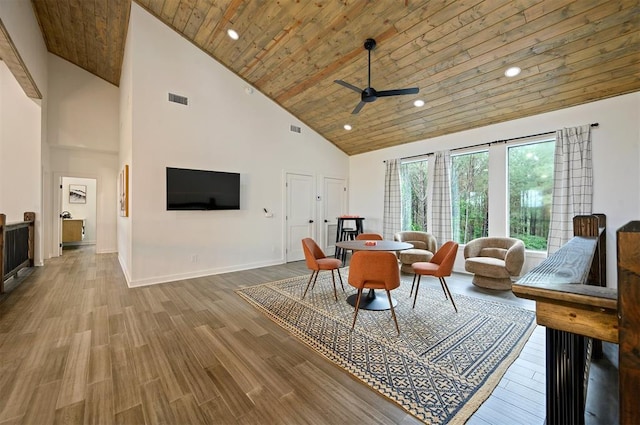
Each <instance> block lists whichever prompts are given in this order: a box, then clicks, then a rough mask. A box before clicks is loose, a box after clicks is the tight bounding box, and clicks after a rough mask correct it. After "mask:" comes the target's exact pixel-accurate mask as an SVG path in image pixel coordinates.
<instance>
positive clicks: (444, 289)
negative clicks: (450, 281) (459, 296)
mask: <svg viewBox="0 0 640 425" xmlns="http://www.w3.org/2000/svg"><path fill="white" fill-rule="evenodd" d="M416 277H417V278H418V279H417V281H416ZM420 277H422V275H421V274H417V273H416V274H414V275H413V283H412V284H411V293H410V294H409V296H411V295H412V294H413V287H414V285H415V286H416V295H415V296H414V297H413V307H411V308H415V307H416V300H417V299H418V289H420ZM438 279H439V280H440V286H442V292H444V298H445V299H447V300H450V301H451V304H452V305H453V309H454V310H455V311H456V313H457V312H458V307H456V303H455V302H454V301H453V296H452V295H451V291H449V286H448V285H447V281H446V280H444V277H438Z"/></svg>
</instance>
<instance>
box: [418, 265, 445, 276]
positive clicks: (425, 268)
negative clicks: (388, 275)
mask: <svg viewBox="0 0 640 425" xmlns="http://www.w3.org/2000/svg"><path fill="white" fill-rule="evenodd" d="M439 267H440V265H439V264H435V263H426V262H418V263H413V264H412V265H411V268H412V269H413V271H414V272H415V273H416V274H422V275H433V276H436V273H437V271H438V268H439Z"/></svg>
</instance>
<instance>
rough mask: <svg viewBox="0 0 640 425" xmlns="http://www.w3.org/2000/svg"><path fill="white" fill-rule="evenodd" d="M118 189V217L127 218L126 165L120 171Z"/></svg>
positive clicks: (127, 183) (127, 184)
mask: <svg viewBox="0 0 640 425" xmlns="http://www.w3.org/2000/svg"><path fill="white" fill-rule="evenodd" d="M118 189H119V190H118V193H119V197H120V199H119V200H118V204H119V205H120V216H121V217H129V166H128V165H126V164H125V166H124V168H123V169H122V171H120V179H119V182H118Z"/></svg>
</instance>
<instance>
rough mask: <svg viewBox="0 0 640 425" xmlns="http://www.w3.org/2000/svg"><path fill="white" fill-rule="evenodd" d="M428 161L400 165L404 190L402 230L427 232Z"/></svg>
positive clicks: (402, 188) (401, 184) (401, 183)
mask: <svg viewBox="0 0 640 425" xmlns="http://www.w3.org/2000/svg"><path fill="white" fill-rule="evenodd" d="M427 171H428V160H427V159H426V158H425V159H423V160H419V161H410V162H403V163H402V164H401V165H400V186H401V190H402V230H420V231H426V230H427V181H428V180H427V176H428V174H427Z"/></svg>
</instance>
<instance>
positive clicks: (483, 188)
mask: <svg viewBox="0 0 640 425" xmlns="http://www.w3.org/2000/svg"><path fill="white" fill-rule="evenodd" d="M451 213H452V221H453V239H454V240H455V241H456V242H458V243H461V244H464V243H467V242H469V241H470V240H472V239H476V238H479V237H483V236H487V235H488V234H489V152H488V151H481V152H473V153H465V154H460V155H451Z"/></svg>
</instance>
